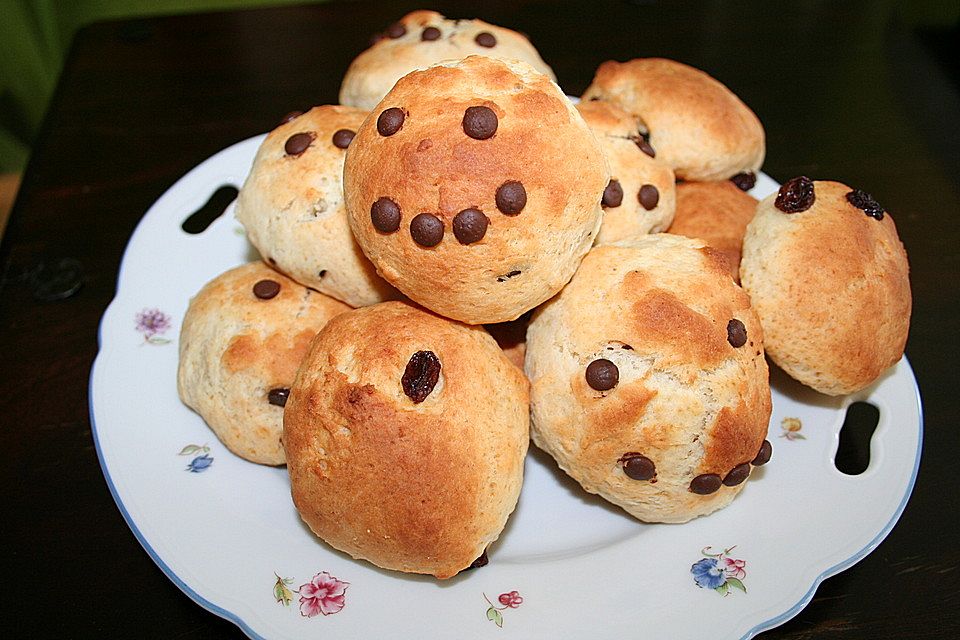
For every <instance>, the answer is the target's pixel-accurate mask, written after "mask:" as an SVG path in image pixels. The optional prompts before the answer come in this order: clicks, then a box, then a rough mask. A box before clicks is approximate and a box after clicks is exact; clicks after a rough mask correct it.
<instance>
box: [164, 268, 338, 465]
mask: <svg viewBox="0 0 960 640" xmlns="http://www.w3.org/2000/svg"><path fill="white" fill-rule="evenodd" d="M349 309H350V307H348V306H347V305H345V304H343V303H342V302H338V301H337V300H334V299H333V298H329V297H327V296H325V295H323V294H321V293H317V292H315V291H311V290H310V289H307V288H306V287H304V286H302V285H299V284H297V283H296V282H294V281H293V280H291V279H289V278H287V277H286V276H284V275H282V274H279V273H277V272H276V271H274V270H273V269H271V268H270V267H268V266H267V265H265V264H263V263H262V262H253V263H250V264H246V265H243V266H241V267H237V268H235V269H231V270H230V271H227V272H226V273H224V274H222V275H220V276H217V277H216V278H214V279H213V280H211V281H210V282H209V283H207V285H205V286H204V287H203V289H201V290H200V292H199V293H198V294H197V295H196V296H194V298H193V299H192V300H191V301H190V306H189V308H188V309H187V313H186V315H185V316H184V318H183V327H182V329H181V330H180V365H179V369H178V371H177V390H178V392H179V394H180V399H181V400H182V401H183V403H184V404H185V405H187V406H188V407H190V408H191V409H193V410H194V411H196V412H197V413H199V414H200V416H201V417H202V418H203V419H204V420H205V421H206V422H207V424H208V425H210V428H211V429H212V430H213V432H214V433H215V434H217V437H218V438H220V440H221V441H222V442H223V444H224V445H226V447H227V448H228V449H230V451H232V452H234V453H235V454H237V455H238V456H240V457H242V458H246V459H247V460H250V461H252V462H259V463H261V464H273V465H277V464H283V463H284V462H285V457H284V454H283V446H282V444H281V443H280V434H281V431H282V429H283V407H284V405H285V404H286V401H287V396H288V394H289V392H290V385H291V384H292V383H293V378H294V376H295V374H296V372H297V367H298V366H299V365H300V360H301V359H302V358H303V355H304V354H305V353H306V352H307V347H308V345H309V344H310V341H311V340H312V339H313V336H314V335H316V333H317V331H319V330H320V328H321V327H323V325H325V324H326V323H327V321H328V320H329V319H330V318H332V317H334V316H336V315H337V314H340V313H343V312H344V311H348V310H349Z"/></svg>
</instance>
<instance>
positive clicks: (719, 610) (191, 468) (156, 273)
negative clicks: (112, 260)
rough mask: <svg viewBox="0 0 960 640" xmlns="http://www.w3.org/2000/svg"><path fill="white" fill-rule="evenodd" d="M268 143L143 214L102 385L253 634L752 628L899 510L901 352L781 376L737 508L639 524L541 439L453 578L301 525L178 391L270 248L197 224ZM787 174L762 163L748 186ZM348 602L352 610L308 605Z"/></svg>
mask: <svg viewBox="0 0 960 640" xmlns="http://www.w3.org/2000/svg"><path fill="white" fill-rule="evenodd" d="M262 139H263V137H262V136H258V137H256V138H251V139H249V140H246V141H244V142H241V143H238V144H236V145H233V146H232V147H230V148H228V149H225V150H224V151H222V152H220V153H218V154H216V155H215V156H213V157H212V158H210V159H209V160H207V161H206V162H204V163H203V164H201V165H200V166H198V167H197V168H195V169H194V170H193V171H191V172H190V173H188V174H187V175H186V176H184V177H183V178H182V179H181V180H180V181H179V182H177V183H176V184H175V185H174V186H173V187H172V188H171V189H170V190H169V191H167V192H166V193H165V194H164V195H163V197H161V198H160V199H159V200H158V201H157V202H156V204H154V205H153V207H151V209H150V210H149V211H148V212H147V214H146V216H145V217H144V218H143V220H142V221H141V223H140V225H139V226H138V227H137V229H136V231H135V232H134V234H133V237H132V238H131V240H130V244H129V246H128V247H127V250H126V254H125V255H124V258H123V263H122V266H121V269H120V277H119V286H118V291H117V296H116V298H115V299H114V300H113V302H112V303H111V304H110V306H109V308H108V309H107V311H106V313H105V314H104V317H103V321H102V324H101V327H100V353H99V355H98V356H97V360H96V363H95V365H94V368H93V372H92V374H91V381H90V403H91V416H92V421H93V424H94V437H95V441H96V445H97V451H98V454H99V456H100V462H101V465H102V466H103V473H104V475H105V476H106V479H107V483H108V484H109V486H110V490H111V492H112V493H113V496H114V498H115V499H116V501H117V505H118V506H119V508H120V511H121V512H122V513H123V516H124V518H126V521H127V523H128V524H129V525H130V528H131V529H132V530H133V533H134V535H135V536H136V537H137V539H138V540H139V541H140V543H141V544H142V545H143V547H144V548H145V549H146V550H147V553H148V554H149V555H150V557H151V558H153V560H154V561H155V562H156V563H157V564H158V565H159V566H160V568H161V569H163V571H164V572H165V573H166V574H167V576H169V578H170V579H171V580H172V581H173V582H174V583H176V585H177V586H178V587H180V588H181V589H182V590H183V591H184V592H185V593H186V594H187V595H189V596H190V597H191V598H192V599H193V600H195V601H196V602H197V603H198V604H200V605H201V606H203V607H205V608H206V609H208V610H210V611H212V612H213V613H216V614H217V615H220V616H223V617H224V618H227V619H229V620H232V621H233V622H235V623H236V624H237V625H239V626H240V627H241V628H242V629H243V630H244V632H246V633H247V634H248V635H250V636H252V637H264V638H286V637H289V638H294V637H303V636H306V635H312V636H317V637H318V636H320V635H321V634H322V635H324V636H325V637H342V638H368V637H384V636H386V637H391V638H423V637H431V638H433V637H436V638H508V637H510V638H549V639H551V640H555V639H557V638H583V637H598V636H602V637H621V638H640V637H645V638H649V637H665V638H704V637H709V638H712V639H714V640H719V639H720V638H740V637H744V638H748V637H751V636H753V635H754V634H756V633H758V632H760V631H762V630H764V629H769V628H771V627H774V626H776V625H779V624H781V623H782V622H784V621H786V620H788V619H789V618H791V617H792V616H794V615H796V614H797V613H798V612H799V611H800V610H801V609H802V608H803V607H804V605H806V604H807V603H808V602H809V601H810V599H811V598H812V596H813V593H814V591H815V590H816V587H817V585H818V584H819V583H820V581H821V580H823V579H824V578H826V577H828V576H831V575H833V574H835V573H837V572H839V571H842V570H843V569H845V568H847V567H849V566H851V565H852V564H854V563H855V562H857V561H858V560H859V559H861V558H863V557H864V556H865V555H867V554H868V553H870V551H872V550H873V549H874V548H875V547H876V546H877V545H878V544H879V543H880V541H881V540H882V539H883V538H884V537H885V536H886V535H887V533H889V531H890V529H891V528H892V527H893V525H894V523H895V522H896V521H897V518H898V517H899V516H900V513H901V512H902V511H903V508H904V506H905V504H906V502H907V499H908V498H909V496H910V491H911V489H912V487H913V482H914V478H915V476H916V472H917V466H918V464H919V461H920V443H921V429H922V426H921V424H922V423H921V416H920V400H919V395H918V392H917V387H916V382H915V380H914V377H913V373H912V371H911V370H910V366H909V365H908V363H907V362H906V360H901V361H900V363H899V364H897V365H896V366H895V367H893V368H892V369H891V370H890V371H889V372H888V373H887V374H886V375H885V376H884V377H883V379H882V380H881V381H879V382H878V383H877V384H875V385H874V386H873V387H871V388H870V389H868V390H866V391H864V392H862V393H859V394H856V395H855V396H853V397H848V398H843V399H831V398H827V397H825V396H820V395H818V394H816V393H814V392H812V391H809V390H806V389H805V388H803V387H801V386H800V385H798V384H796V383H793V382H792V381H790V380H789V379H786V378H785V376H783V375H782V374H777V373H775V374H774V379H773V381H772V382H773V389H774V390H773V417H772V419H771V422H770V434H769V439H770V441H771V442H772V443H773V444H774V455H773V460H772V462H771V463H770V464H769V465H767V466H765V467H763V468H762V469H758V470H756V471H755V472H754V474H753V476H752V477H751V479H750V481H749V482H748V485H747V487H746V488H745V489H744V491H743V493H742V495H741V496H740V497H739V498H738V499H737V500H735V501H734V502H733V504H732V505H731V506H729V507H728V508H726V509H724V510H722V511H720V512H718V513H715V514H713V515H710V516H708V517H705V518H699V519H697V520H695V521H693V522H690V523H687V524H683V525H647V524H641V523H639V522H637V521H635V520H633V519H632V518H630V517H629V516H627V515H625V514H624V513H622V512H621V511H620V510H619V509H617V508H614V507H612V506H609V505H607V504H606V503H604V502H603V501H601V500H599V499H597V498H595V497H593V496H590V495H587V494H585V493H584V492H582V491H581V490H580V489H579V488H578V487H577V486H576V485H575V484H573V483H572V482H571V481H569V480H568V479H567V478H566V477H565V476H563V474H562V473H561V472H559V471H558V470H557V468H556V467H555V465H554V464H553V462H552V461H551V460H550V459H549V458H547V457H546V456H544V455H543V454H542V453H540V452H538V451H536V449H534V448H532V447H531V455H530V456H529V457H528V459H527V463H526V480H525V483H524V486H523V492H522V495H521V497H520V504H519V506H518V508H517V511H516V512H515V513H514V515H513V516H512V517H511V518H510V521H509V523H508V525H507V528H506V530H505V531H504V533H503V535H502V536H501V538H500V540H499V541H498V542H497V543H496V544H495V545H494V547H493V548H492V549H491V553H490V558H491V561H490V564H489V565H488V566H487V567H485V568H482V569H479V570H475V571H469V572H465V573H463V574H461V575H460V576H458V577H456V578H454V579H451V580H448V581H444V582H441V581H437V580H434V579H432V578H427V577H418V576H406V575H402V574H398V573H392V572H387V571H381V570H379V569H376V568H375V567H373V566H372V565H369V564H367V563H365V562H360V561H354V560H352V559H351V558H350V557H348V556H346V555H344V554H342V553H339V552H336V551H334V550H332V549H330V548H329V547H327V546H326V545H325V544H324V543H322V542H321V541H319V540H318V539H317V538H315V537H314V536H313V535H312V534H311V533H310V531H309V530H308V529H307V528H306V527H305V526H304V525H303V524H302V523H301V521H300V519H299V517H298V515H297V513H296V511H295V510H294V508H293V504H292V502H291V500H290V495H289V484H288V480H287V474H286V471H285V470H284V469H282V468H281V469H276V468H268V467H263V466H258V465H255V464H251V463H249V462H246V461H244V460H242V459H240V458H238V457H236V456H234V455H232V454H231V453H230V452H228V451H227V450H226V449H225V448H224V447H223V446H222V445H221V444H220V442H219V441H218V440H217V438H216V436H215V435H214V434H213V433H212V432H211V431H210V430H209V429H208V428H207V426H206V425H205V424H204V422H203V420H201V419H200V417H199V416H197V415H196V414H195V413H193V412H192V411H190V410H189V409H187V408H186V407H185V406H183V405H182V404H181V403H180V401H179V399H178V398H177V391H176V383H175V380H176V368H177V335H178V333H179V323H180V320H181V319H182V317H183V314H184V312H185V311H186V308H187V303H188V301H189V299H190V297H191V296H192V295H193V294H194V293H195V292H197V291H198V290H199V289H200V287H201V286H202V285H203V284H204V283H205V282H207V281H208V280H210V279H212V278H213V277H215V276H216V275H218V274H220V273H222V272H223V271H225V270H227V269H228V268H230V267H233V266H235V265H237V264H240V263H242V262H246V261H248V260H251V259H254V258H255V257H256V254H255V252H253V250H252V249H251V248H250V247H249V245H248V243H247V241H246V239H245V237H244V236H243V233H242V230H241V229H240V227H239V225H238V223H237V222H236V221H235V220H234V217H233V215H232V206H231V208H230V210H228V211H227V212H226V214H224V215H223V216H221V217H220V218H219V219H217V220H216V221H215V222H214V223H213V224H212V225H211V226H210V227H209V228H208V229H207V230H206V231H204V232H203V233H201V234H199V235H188V234H186V233H184V232H183V231H181V229H180V224H181V223H182V222H183V220H184V219H185V218H186V217H187V216H188V215H189V214H190V213H191V212H193V211H194V210H196V209H197V208H198V207H200V206H201V205H203V204H204V202H206V200H207V198H208V197H209V196H210V195H211V194H212V193H213V192H214V191H215V190H216V189H217V188H218V187H219V186H221V185H223V184H232V185H235V186H239V185H240V184H242V181H243V179H244V177H245V176H246V174H247V172H248V171H249V168H250V163H251V161H252V158H253V155H254V153H255V151H256V149H257V147H258V146H259V144H260V142H261V140H262ZM774 189H776V183H774V182H773V181H772V180H771V179H770V178H769V177H767V176H763V175H762V176H760V180H759V181H758V183H757V187H756V188H755V189H754V191H753V194H754V195H756V196H763V195H766V194H767V193H770V192H772V191H773V190H774ZM149 310H156V312H155V313H153V314H150V313H146V314H145V312H146V311H149ZM858 399H867V400H869V402H871V403H873V404H874V405H876V406H877V407H879V409H880V423H879V425H878V427H877V429H876V432H875V433H874V436H873V440H872V444H871V452H872V457H871V463H870V466H869V468H868V469H867V471H866V472H865V473H863V474H861V475H858V476H846V475H844V474H842V473H840V472H839V471H837V470H836V468H834V466H833V462H832V461H833V457H834V453H835V451H836V448H837V443H838V434H839V431H840V427H841V424H842V422H843V418H844V414H845V408H846V406H847V405H848V404H849V403H850V402H852V401H854V400H858ZM786 418H796V419H798V420H799V421H800V424H801V425H802V428H801V430H800V431H792V432H789V433H791V434H792V435H793V436H795V437H792V438H787V437H784V434H785V433H788V432H787V431H785V430H783V428H782V424H783V421H784V420H785V419H786ZM795 426H796V425H795V423H794V428H795ZM796 436H802V438H800V437H796ZM724 550H728V551H726V557H728V558H730V559H731V560H734V559H735V560H742V561H743V562H744V564H743V565H742V566H741V567H739V570H740V571H741V572H742V573H739V574H736V575H735V572H736V569H737V567H733V566H731V567H730V571H729V572H728V573H726V574H724V575H725V578H724V579H725V580H726V579H727V578H732V577H736V576H739V579H740V582H739V585H742V586H743V587H744V588H745V591H743V590H740V589H739V588H736V587H737V586H739V585H738V584H737V582H736V580H727V586H726V589H727V592H726V595H724V594H723V593H722V591H723V587H721V590H720V591H717V590H713V589H710V588H701V587H698V586H697V584H696V582H695V580H694V577H695V576H694V574H693V573H692V572H691V568H692V566H693V565H694V563H697V562H698V561H701V560H703V559H704V558H705V557H706V556H705V555H704V553H711V552H712V553H715V554H716V553H720V552H723V551H724ZM714 560H717V559H716V558H715V559H714ZM707 564H711V560H709V559H708V560H707ZM700 566H701V567H703V566H704V565H700ZM323 574H326V575H323ZM315 576H319V578H317V580H318V582H319V581H322V580H325V579H326V578H327V577H332V578H336V579H337V580H339V581H341V582H346V583H349V585H348V586H347V587H346V590H345V591H343V592H342V593H343V598H342V600H338V599H337V598H335V597H332V596H331V597H330V598H328V599H326V600H321V599H313V600H308V599H306V598H305V596H306V595H310V594H311V593H312V590H311V588H309V587H308V588H306V589H303V588H302V585H307V584H308V583H309V582H311V580H313V579H314V578H315ZM278 580H280V582H279V583H278ZM284 580H286V582H284ZM340 589H341V590H342V589H343V587H342V585H340ZM296 590H299V591H300V593H299V594H298V593H297V592H296ZM511 592H517V593H516V594H515V595H514V596H512V597H511V596H510V593H511ZM334 593H336V592H334ZM501 594H503V602H506V603H507V604H503V602H502V601H501V599H500V596H501ZM277 596H287V597H289V598H290V601H289V603H286V604H285V600H284V598H281V599H280V601H279V602H278V600H277ZM301 597H304V598H305V604H304V607H303V610H302V609H301V603H300V598H301ZM518 597H519V598H522V602H518V600H517V598H518ZM338 601H339V602H340V603H341V604H342V605H343V606H342V608H341V609H340V610H339V611H337V612H335V613H329V614H323V613H322V612H321V614H320V615H314V616H309V617H308V616H305V615H302V611H307V612H310V609H309V608H308V605H314V611H315V610H316V605H320V604H324V605H325V606H327V611H328V612H329V611H331V610H332V609H336V608H337V606H338V605H337V603H338ZM510 605H515V606H510Z"/></svg>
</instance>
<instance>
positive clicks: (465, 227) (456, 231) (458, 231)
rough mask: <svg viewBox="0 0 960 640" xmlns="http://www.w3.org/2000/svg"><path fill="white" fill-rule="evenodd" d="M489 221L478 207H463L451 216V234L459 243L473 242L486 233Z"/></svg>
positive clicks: (480, 238)
mask: <svg viewBox="0 0 960 640" xmlns="http://www.w3.org/2000/svg"><path fill="white" fill-rule="evenodd" d="M489 223H490V221H489V220H488V219H487V216H485V215H483V212H481V211H480V210H479V209H464V210H463V211H461V212H460V213H458V214H457V215H456V216H455V217H454V218H453V235H454V236H456V238H457V241H458V242H459V243H460V244H473V243H474V242H478V241H479V240H482V239H483V236H485V235H486V234H487V225H488V224H489Z"/></svg>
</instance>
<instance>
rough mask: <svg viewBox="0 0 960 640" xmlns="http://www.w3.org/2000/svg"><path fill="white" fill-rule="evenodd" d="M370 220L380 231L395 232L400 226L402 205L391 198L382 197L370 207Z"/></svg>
mask: <svg viewBox="0 0 960 640" xmlns="http://www.w3.org/2000/svg"><path fill="white" fill-rule="evenodd" d="M370 221H371V222H373V228H374V229H376V230H377V231H379V232H380V233H393V232H394V231H396V230H397V229H399V228H400V206H399V205H398V204H397V203H396V202H394V201H393V200H391V199H390V198H380V199H379V200H377V201H376V202H374V203H373V205H372V206H371V207H370Z"/></svg>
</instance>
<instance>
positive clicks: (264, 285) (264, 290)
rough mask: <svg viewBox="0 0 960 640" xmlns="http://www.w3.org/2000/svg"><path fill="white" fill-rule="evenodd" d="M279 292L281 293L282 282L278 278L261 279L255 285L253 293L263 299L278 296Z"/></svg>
mask: <svg viewBox="0 0 960 640" xmlns="http://www.w3.org/2000/svg"><path fill="white" fill-rule="evenodd" d="M278 293H280V283H279V282H277V281H276V280H261V281H260V282H258V283H257V284H255V285H253V295H255V296H257V297H258V298H260V299H261V300H269V299H271V298H276V297H277V294H278Z"/></svg>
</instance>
